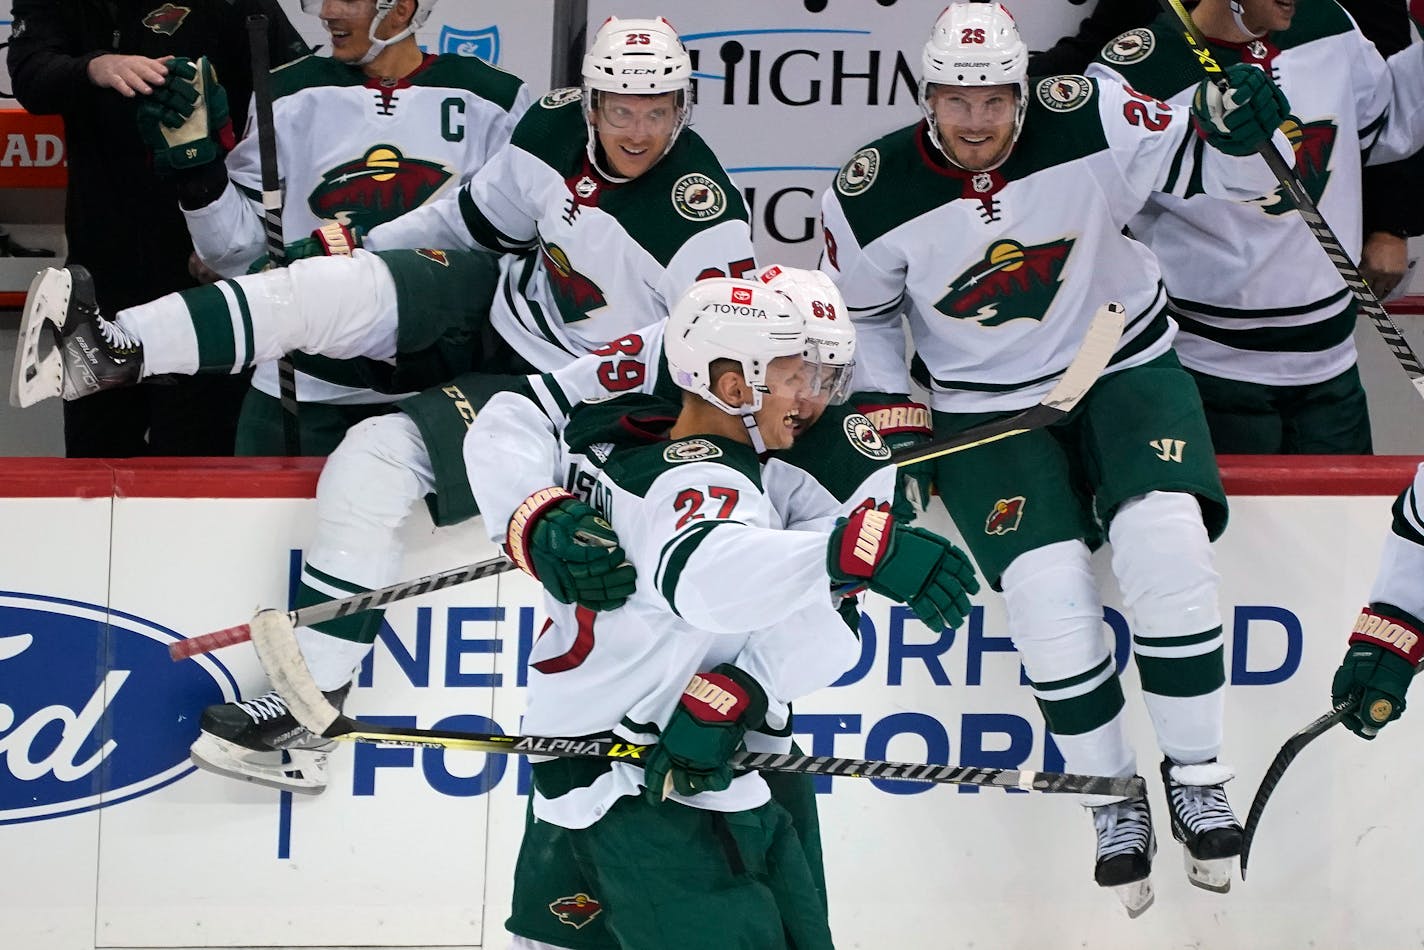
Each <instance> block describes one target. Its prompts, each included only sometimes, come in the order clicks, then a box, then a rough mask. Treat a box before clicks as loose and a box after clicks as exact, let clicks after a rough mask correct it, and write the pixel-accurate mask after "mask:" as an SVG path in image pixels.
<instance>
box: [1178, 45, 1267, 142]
mask: <svg viewBox="0 0 1424 950" xmlns="http://www.w3.org/2000/svg"><path fill="white" fill-rule="evenodd" d="M1226 80H1227V82H1228V83H1230V84H1231V88H1230V89H1229V90H1227V91H1226V92H1225V93H1223V92H1222V91H1221V90H1220V89H1218V88H1216V86H1215V85H1214V84H1213V83H1212V81H1211V80H1210V79H1203V80H1202V81H1201V83H1200V84H1198V85H1197V91H1196V93H1195V95H1193V96H1192V119H1193V120H1194V121H1195V122H1196V125H1197V129H1198V130H1199V131H1200V132H1201V134H1202V135H1203V137H1205V138H1206V141H1207V144H1208V145H1210V146H1211V147H1212V148H1214V149H1217V150H1219V151H1222V152H1225V153H1226V154H1227V155H1250V154H1251V153H1252V152H1254V151H1256V150H1257V149H1258V148H1260V146H1261V145H1263V144H1265V143H1267V142H1269V141H1270V140H1271V135H1272V133H1274V132H1275V131H1276V129H1277V128H1279V127H1280V125H1281V123H1282V122H1284V121H1285V120H1286V119H1287V118H1288V117H1289V116H1290V103H1289V102H1287V101H1286V94H1285V93H1283V92H1281V88H1280V87H1279V86H1277V85H1276V84H1275V83H1274V82H1272V81H1271V77H1270V76H1267V75H1266V74H1265V72H1263V71H1262V70H1259V69H1257V68H1256V67H1254V66H1247V65H1246V64H1245V63H1237V64H1235V65H1234V66H1228V67H1227V68H1226Z"/></svg>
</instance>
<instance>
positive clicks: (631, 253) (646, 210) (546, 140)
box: [366, 89, 755, 370]
mask: <svg viewBox="0 0 1424 950" xmlns="http://www.w3.org/2000/svg"><path fill="white" fill-rule="evenodd" d="M580 95H581V94H580V91H579V90H578V89H560V90H556V91H554V92H551V93H549V94H548V95H546V96H544V98H543V99H541V100H539V103H538V105H536V106H535V107H534V108H532V109H530V110H529V113H528V114H527V115H526V116H525V117H524V119H523V120H521V121H520V123H519V126H518V128H517V129H516V130H515V133H514V139H513V141H512V142H511V144H510V145H509V147H508V148H506V149H504V150H502V151H501V152H500V153H499V154H498V155H496V156H495V157H494V159H493V160H491V161H490V163H489V164H488V165H486V166H485V167H484V168H482V169H481V170H480V172H479V173H478V174H477V175H475V177H474V178H473V179H472V180H471V181H470V183H469V185H467V186H466V187H465V188H463V189H461V190H460V192H459V193H458V195H454V196H451V197H449V198H447V199H445V200H443V201H440V202H437V203H435V204H433V205H430V206H429V207H426V208H422V209H421V210H419V211H417V212H415V213H414V214H410V215H407V216H405V217H403V218H401V219H399V220H397V221H393V222H391V223H390V224H387V225H384V226H382V227H380V228H377V229H376V230H375V231H374V232H373V233H372V234H370V235H369V236H368V237H367V240H366V246H367V247H368V248H371V249H373V250H385V249H388V248H394V247H418V246H438V247H445V248H483V249H485V250H489V251H493V252H496V253H502V252H515V254H516V255H517V256H509V257H506V258H504V260H503V261H502V262H501V274H500V289H499V293H498V294H497V295H496V299H495V301H494V305H493V309H492V311H491V320H492V322H493V325H494V328H495V329H496V330H497V331H498V332H499V334H500V336H502V337H503V338H504V339H505V340H506V341H508V342H509V343H510V345H512V346H513V347H514V349H515V350H516V351H517V352H518V353H519V355H520V356H522V357H523V358H524V359H526V360H527V361H528V362H529V364H530V365H531V366H534V367H536V368H538V369H541V370H550V369H555V368H557V367H559V366H562V365H563V364H564V363H567V362H568V361H569V360H570V359H571V358H573V357H576V356H581V355H583V354H584V353H587V352H589V351H590V350H592V349H594V348H596V347H598V346H601V345H603V344H604V343H606V342H607V341H609V340H612V339H615V338H617V337H619V336H621V335H623V334H625V333H631V332H633V331H636V330H638V329H639V328H641V327H644V326H646V325H648V324H650V323H652V322H654V321H656V320H660V319H662V318H663V317H665V316H667V314H668V312H669V310H671V308H672V305H673V303H674V302H675V301H676V300H677V299H678V297H680V296H681V295H682V293H683V291H685V290H686V289H687V288H688V287H690V286H691V285H692V284H693V282H694V281H697V280H699V279H701V278H703V277H708V276H712V275H714V274H717V275H721V276H732V277H741V276H743V275H745V274H746V273H748V272H750V271H751V270H752V269H753V268H754V267H755V261H754V252H753V250H752V239H751V228H750V226H749V224H748V222H747V210H746V206H745V204H744V203H743V202H742V197H741V194H740V193H739V192H738V191H737V190H736V188H735V187H733V185H732V183H731V180H730V179H728V177H727V174H726V172H725V171H723V169H722V166H721V164H720V163H719V162H718V161H717V157H716V156H715V155H713V154H712V151H711V149H709V148H708V147H707V145H706V143H704V142H703V141H702V139H701V138H700V137H699V136H698V135H697V133H695V132H693V131H691V130H690V129H689V130H684V131H683V132H682V133H681V135H680V136H679V137H678V140H677V141H676V142H675V143H674V144H673V147H672V149H671V150H670V151H669V152H668V154H667V155H666V156H664V157H663V159H662V160H661V161H659V162H658V163H657V164H656V165H654V166H653V167H652V168H651V169H650V170H649V171H647V172H646V173H644V174H643V175H641V176H639V177H638V178H635V179H633V180H632V181H628V182H623V183H616V182H610V181H608V180H607V179H605V178H604V177H603V176H602V175H600V174H599V173H598V171H597V169H595V168H594V167H593V165H592V164H591V163H590V162H589V161H588V157H587V154H586V151H585V145H586V141H587V129H586V127H585V125H584V117H583V105H582V100H581V97H580Z"/></svg>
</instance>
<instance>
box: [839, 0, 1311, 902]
mask: <svg viewBox="0 0 1424 950" xmlns="http://www.w3.org/2000/svg"><path fill="white" fill-rule="evenodd" d="M1027 55H1028V50H1027V48H1026V47H1025V45H1024V43H1023V41H1022V40H1021V39H1020V38H1019V34H1018V30H1017V29H1016V27H1015V26H1014V22H1013V19H1012V17H1010V15H1009V14H1008V12H1007V11H1006V10H1005V9H1004V8H1003V7H1002V6H1001V5H1000V4H998V3H952V4H951V5H950V6H949V7H948V8H947V9H946V10H945V11H944V13H942V14H941V16H940V17H939V19H938V20H937V21H936V23H935V25H934V28H933V30H932V32H931V36H930V39H929V42H928V43H927V44H926V45H925V49H924V60H923V65H924V75H923V78H922V86H921V89H922V101H923V108H924V112H925V119H924V121H922V122H920V123H918V124H917V125H914V126H911V127H908V128H905V129H901V130H900V131H897V132H894V133H891V134H890V135H888V136H886V137H884V138H882V139H880V140H878V141H876V142H874V143H872V144H870V145H868V146H866V147H865V148H863V149H861V150H860V151H858V152H857V153H856V154H855V155H854V156H853V157H852V158H851V159H850V161H848V162H847V163H846V164H845V166H844V167H843V168H842V169H841V171H840V173H839V175H838V176H837V178H836V180H835V183H834V185H833V186H832V188H830V189H829V190H828V191H827V193H826V195H825V198H824V202H823V213H824V221H825V228H826V249H825V256H824V259H823V267H824V268H825V269H826V270H827V271H828V272H829V273H830V274H832V275H833V276H834V278H835V279H836V283H837V284H838V286H839V287H840V289H841V292H842V293H843V294H844V295H845V301H846V304H847V306H848V307H849V309H850V312H851V314H852V316H853V317H854V318H855V320H856V322H857V328H858V333H859V339H858V343H859V351H858V355H857V360H856V365H857V372H856V387H857V389H859V390H861V391H862V395H861V396H860V397H859V399H860V401H861V403H862V405H869V406H871V407H872V409H871V410H870V411H867V415H869V416H870V417H871V419H872V420H875V421H877V425H878V426H879V427H880V428H881V429H882V431H884V430H886V429H889V430H891V433H892V434H893V437H895V438H898V439H901V440H904V441H910V440H914V439H924V438H927V437H928V436H929V432H930V425H929V422H930V419H929V416H930V413H929V412H928V411H927V410H926V408H925V407H924V406H922V405H918V404H915V403H912V402H911V401H910V400H909V398H908V396H907V395H906V394H907V393H908V392H909V384H910V377H911V373H910V372H907V371H906V367H905V340H904V335H903V334H904V331H903V329H902V324H901V317H900V314H901V312H902V311H903V312H904V314H905V316H906V317H907V318H908V322H909V327H910V332H911V334H912V339H913V345H914V351H915V358H914V361H913V375H914V376H915V377H916V378H917V379H918V380H919V382H920V383H921V385H923V386H925V387H926V388H927V389H928V390H929V392H930V402H931V408H932V409H933V414H932V419H933V430H934V433H935V434H936V435H947V434H951V433H953V432H956V431H960V430H962V429H964V428H967V427H970V426H972V425H975V424H978V423H981V422H983V421H985V420H986V419H987V418H993V417H997V416H999V415H1003V414H1006V413H1009V412H1013V411H1016V410H1020V409H1023V408H1025V407H1027V406H1029V405H1032V404H1033V403H1034V402H1035V401H1036V400H1038V399H1039V398H1040V397H1041V396H1042V394H1043V393H1044V392H1045V391H1046V390H1047V389H1048V388H1049V387H1050V385H1051V384H1052V381H1053V379H1054V377H1056V376H1057V375H1058V374H1059V373H1060V372H1061V371H1062V369H1063V367H1064V366H1065V365H1067V363H1068V362H1069V359H1070V357H1071V355H1072V353H1073V350H1074V348H1075V347H1076V345H1077V342H1078V340H1079V339H1081V338H1082V335H1083V332H1084V328H1085V327H1086V325H1087V323H1088V321H1089V319H1090V317H1091V315H1092V313H1093V312H1094V311H1095V310H1096V309H1097V307H1098V306H1099V305H1100V304H1101V303H1102V302H1103V301H1104V300H1120V301H1122V302H1123V304H1124V305H1125V306H1126V309H1127V314H1128V319H1127V325H1126V328H1125V330H1124V332H1123V336H1122V339H1121V342H1120V343H1119V345H1118V351H1117V353H1116V355H1115V356H1114V358H1113V361H1112V363H1111V365H1110V366H1109V369H1108V371H1107V374H1106V375H1105V376H1104V378H1103V379H1102V380H1101V381H1100V382H1099V383H1098V384H1097V385H1096V386H1095V387H1094V388H1093V390H1092V391H1091V392H1090V393H1089V394H1088V396H1087V397H1086V398H1085V400H1084V402H1083V403H1082V404H1081V405H1080V406H1079V407H1078V409H1077V411H1076V413H1075V415H1074V416H1073V417H1072V418H1071V419H1069V420H1068V421H1067V422H1066V423H1065V424H1064V425H1062V426H1060V427H1058V428H1055V429H1052V430H1044V431H1036V432H1030V433H1027V434H1024V435H1021V436H1018V437H1016V438H1013V439H1007V440H1004V441H1002V442H998V443H995V444H993V445H988V446H984V447H981V448H979V449H977V450H975V451H974V452H971V453H964V454H961V455H951V456H947V457H944V458H942V459H940V460H937V461H936V462H934V463H932V464H931V465H930V466H928V467H930V468H932V472H933V478H934V482H935V483H936V484H937V486H938V488H939V492H940V497H941V498H942V499H943V500H944V503H945V506H946V507H947V509H948V510H949V513H950V515H951V516H952V517H953V519H954V521H955V523H956V524H957V525H958V526H959V528H960V530H961V531H962V532H963V534H964V537H965V539H966V541H967V542H968V545H969V548H970V550H971V552H972V553H973V555H974V557H975V560H976V561H977V563H978V566H979V570H980V572H981V573H982V574H983V575H984V576H985V578H987V579H988V581H989V583H990V584H991V585H992V586H994V587H995V588H996V589H999V590H1002V591H1003V593H1004V598H1005V601H1006V606H1007V610H1008V622H1009V632H1010V634H1011V636H1012V637H1013V640H1014V643H1015V646H1016V647H1017V648H1018V650H1019V653H1020V655H1021V656H1022V658H1023V663H1024V667H1025V669H1026V670H1027V673H1028V676H1029V678H1030V679H1031V680H1032V683H1033V691H1034V695H1035V697H1036V698H1037V700H1038V703H1039V707H1040V709H1041V710H1042V711H1043V714H1044V718H1045V720H1046V721H1047V723H1048V728H1049V731H1050V732H1051V733H1052V734H1053V738H1054V740H1055V741H1056V743H1057V744H1058V746H1059V747H1060V748H1061V749H1062V751H1063V753H1064V756H1065V758H1066V760H1067V763H1068V768H1069V769H1070V770H1071V771H1075V772H1086V773H1095V774H1102V775H1122V776H1126V775H1131V774H1133V773H1134V772H1135V771H1136V760H1135V754H1134V752H1133V749H1132V748H1131V746H1130V745H1129V744H1128V742H1127V739H1126V737H1125V735H1124V732H1123V719H1124V717H1123V708H1124V700H1123V694H1122V688H1121V686H1120V684H1119V681H1118V678H1117V672H1116V669H1115V667H1114V663H1113V657H1112V654H1111V652H1110V651H1109V650H1108V648H1107V645H1106V644H1105V643H1104V640H1103V634H1102V605H1101V600H1100V595H1099V593H1098V591H1097V589H1096V586H1095V584H1094V581H1093V576H1092V571H1091V569H1090V566H1089V554H1090V552H1091V551H1092V549H1093V548H1095V547H1097V546H1098V545H1099V544H1101V543H1102V541H1103V539H1104V537H1103V536H1104V535H1105V534H1106V536H1107V540H1109V541H1111V542H1112V545H1113V562H1112V566H1113V572H1114V574H1115V575H1116V576H1117V578H1118V582H1119V585H1120V586H1121V589H1122V592H1123V597H1124V600H1125V603H1126V606H1127V608H1128V610H1129V612H1130V613H1131V615H1132V620H1133V633H1134V639H1133V651H1134V654H1135V657H1136V660H1137V667H1138V671H1139V674H1140V676H1141V680H1142V686H1143V692H1144V698H1145V700H1146V703H1147V707H1148V711H1149V712H1150V714H1151V716H1152V721H1153V725H1154V726H1155V728H1156V733H1157V742H1158V745H1159V747H1160V748H1161V749H1162V752H1163V753H1164V755H1165V758H1164V760H1163V763H1162V774H1163V778H1164V781H1165V783H1166V786H1167V798H1168V804H1169V808H1170V813H1171V816H1172V826H1173V832H1174V834H1175V835H1176V836H1177V837H1178V838H1179V839H1184V840H1185V843H1186V845H1187V853H1188V856H1189V857H1188V860H1189V869H1190V874H1191V879H1192V881H1193V882H1195V883H1198V884H1200V885H1202V886H1207V887H1210V888H1212V889H1216V890H1222V891H1224V890H1226V889H1227V887H1228V886H1229V883H1230V873H1231V872H1230V859H1231V858H1232V857H1233V856H1234V855H1235V854H1237V853H1238V851H1239V848H1240V838H1241V829H1240V827H1239V825H1238V824H1237V822H1236V819H1235V818H1234V817H1233V816H1232V814H1231V810H1230V806H1229V805H1228V803H1227V800H1226V795H1225V793H1224V791H1223V788H1222V786H1223V784H1224V783H1225V781H1226V780H1227V779H1228V778H1230V777H1231V772H1230V770H1229V769H1227V768H1226V767H1224V766H1222V765H1219V764H1217V763H1216V761H1215V760H1216V756H1217V753H1218V751H1219V748H1220V745H1221V731H1222V729H1221V717H1222V696H1223V688H1224V679H1225V677H1224V670H1223V663H1222V633H1221V619H1220V615H1219V608H1218V605H1217V580H1218V579H1217V575H1216V573H1215V571H1214V569H1213V567H1212V556H1211V550H1210V547H1209V544H1208V541H1209V539H1210V538H1214V537H1216V536H1217V535H1218V534H1219V533H1220V532H1221V530H1222V529H1223V528H1224V526H1225V523H1226V513H1227V508H1226V498H1225V495H1224V493H1223V491H1222V487H1221V481H1220V477H1219V475H1218V472H1217V468H1216V458H1215V455H1214V454H1213V452H1212V448H1211V439H1210V436H1209V434H1208V432H1207V429H1206V423H1205V420H1204V419H1203V417H1202V412H1201V404H1200V401H1199V400H1198V398H1197V395H1196V392H1195V389H1194V387H1193V386H1192V383H1191V379H1190V377H1188V376H1187V375H1186V374H1185V373H1184V372H1183V371H1182V370H1181V368H1180V366H1179V365H1178V364H1177V361H1176V358H1175V357H1174V356H1173V355H1172V351H1171V349H1170V344H1171V340H1172V334H1173V330H1174V327H1173V324H1172V322H1171V320H1170V319H1169V317H1168V315H1167V313H1166V309H1165V304H1166V297H1165V294H1164V292H1163V290H1162V286H1161V282H1160V281H1159V279H1158V270H1157V264H1156V261H1155V260H1154V259H1153V257H1152V254H1151V253H1150V252H1149V251H1148V250H1147V249H1146V248H1144V247H1143V246H1142V245H1141V244H1138V243H1137V242H1135V241H1133V240H1131V239H1130V238H1128V237H1126V236H1125V235H1124V234H1123V233H1122V227H1123V225H1124V224H1125V223H1126V222H1127V220H1128V219H1129V218H1130V217H1131V216H1132V215H1134V214H1135V213H1136V212H1137V211H1138V210H1139V209H1140V208H1141V207H1142V205H1143V204H1144V203H1145V202H1146V200H1147V199H1148V197H1149V195H1151V194H1153V193H1157V192H1164V193H1170V194H1176V195H1186V194H1190V193H1194V192H1196V191H1200V190H1203V189H1205V190H1208V191H1210V192H1212V193H1215V194H1218V195H1220V196H1222V197H1223V198H1228V197H1237V198H1242V199H1245V198H1250V197H1253V196H1258V195H1261V194H1264V193H1266V192H1268V191H1269V190H1270V188H1271V187H1273V185H1274V179H1272V178H1271V176H1270V174H1269V173H1268V172H1267V171H1266V169H1265V167H1264V164H1263V163H1262V162H1261V161H1260V159H1259V158H1256V157H1255V156H1250V157H1248V158H1241V157H1235V156H1234V155H1232V154H1224V153H1223V151H1222V150H1223V149H1226V150H1228V151H1229V152H1232V153H1243V154H1247V155H1249V153H1250V151H1251V150H1252V149H1254V148H1255V147H1256V146H1257V144H1259V143H1261V142H1267V141H1271V138H1272V130H1273V129H1274V128H1275V126H1276V125H1278V124H1279V122H1280V120H1281V119H1282V118H1283V117H1284V115H1285V113H1286V104H1285V101H1284V99H1283V97H1282V96H1281V94H1280V92H1279V91H1278V90H1277V89H1275V87H1274V86H1273V85H1272V84H1271V83H1270V81H1269V80H1268V79H1267V78H1266V77H1265V76H1264V74H1261V73H1260V72H1259V70H1251V71H1249V72H1247V73H1244V74H1243V73H1242V72H1241V71H1233V72H1231V73H1230V74H1229V78H1230V79H1231V81H1232V83H1233V89H1232V92H1231V94H1230V95H1229V96H1223V95H1222V94H1221V93H1220V92H1218V91H1217V90H1216V89H1215V87H1204V88H1203V89H1202V91H1201V94H1200V96H1199V97H1198V100H1197V103H1196V105H1195V106H1194V109H1193V112H1192V113H1191V114H1189V113H1188V111H1187V110H1186V109H1184V108H1180V107H1175V106H1170V105H1167V104H1165V103H1162V102H1159V101H1157V100H1155V99H1152V98H1151V97H1149V96H1144V95H1142V94H1140V93H1137V92H1134V91H1132V90H1130V89H1127V88H1125V87H1123V86H1121V85H1118V84H1116V83H1098V82H1095V81H1093V80H1090V79H1085V78H1083V77H1081V76H1059V77H1054V78H1052V79H1045V80H1042V81H1039V82H1036V83H1034V84H1032V85H1030V83H1029V82H1028V80H1027V77H1026V72H1025V63H1026V60H1027ZM1194 121H1195V124H1196V125H1198V126H1199V127H1200V129H1201V134H1198V132H1197V130H1196V129H1195V128H1194V127H1193V125H1194ZM1276 147H1278V148H1279V149H1280V150H1281V151H1282V152H1283V153H1284V152H1285V149H1286V147H1287V146H1286V143H1285V141H1284V138H1283V137H1282V136H1277V137H1276ZM874 407H879V408H874ZM882 423H883V424H882ZM896 430H898V431H896ZM1093 818H1094V822H1095V825H1096V827H1097V832H1098V850H1097V866H1096V870H1095V877H1096V880H1097V882H1098V883H1099V884H1100V885H1103V886H1109V887H1118V888H1121V890H1120V896H1121V897H1122V898H1123V900H1124V902H1125V904H1126V905H1127V907H1128V910H1129V913H1131V914H1132V915H1134V916H1136V914H1138V913H1141V912H1142V911H1143V910H1145V909H1146V907H1147V906H1148V904H1149V903H1150V902H1151V899H1152V891H1151V886H1150V879H1149V874H1150V869H1151V860H1152V856H1153V853H1154V851H1155V848H1156V840H1155V837H1154V835H1153V831H1152V824H1151V815H1150V811H1149V808H1148V804H1147V800H1146V799H1145V798H1144V799H1139V800H1127V801H1122V800H1119V801H1109V802H1104V803H1101V804H1098V805H1097V806H1096V807H1094V808H1093Z"/></svg>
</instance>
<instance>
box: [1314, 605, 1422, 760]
mask: <svg viewBox="0 0 1424 950" xmlns="http://www.w3.org/2000/svg"><path fill="white" fill-rule="evenodd" d="M1421 659H1424V637H1421V635H1420V633H1419V631H1418V630H1415V629H1414V627H1413V626H1412V625H1411V624H1409V623H1406V622H1405V621H1403V620H1399V619H1396V618H1394V617H1391V616H1387V615H1385V614H1382V613H1377V612H1376V611H1375V610H1374V609H1372V608H1370V607H1366V608H1364V609H1363V610H1362V611H1360V619H1359V620H1357V621H1355V629H1354V632H1352V633H1351V634H1350V647H1349V649H1347V650H1346V651H1345V659H1344V660H1342V661H1341V663H1340V668H1339V669H1338V670H1336V671H1335V679H1334V680H1333V681H1332V682H1331V684H1330V697H1331V701H1332V703H1334V704H1337V705H1338V704H1339V703H1341V702H1344V701H1345V700H1347V699H1353V700H1355V704H1354V705H1353V706H1351V707H1350V709H1349V710H1348V711H1347V712H1346V713H1345V718H1344V719H1343V720H1341V721H1342V722H1344V723H1345V728H1347V729H1349V730H1350V731H1351V732H1353V733H1354V734H1355V735H1357V736H1359V737H1360V738H1362V739H1373V738H1374V737H1375V736H1376V735H1378V734H1379V731H1380V730H1381V729H1383V728H1384V727H1385V726H1386V725H1388V724H1389V723H1391V722H1394V721H1395V720H1396V719H1398V718H1399V717H1400V716H1402V715H1404V694H1405V693H1406V692H1407V691H1408V689H1409V683H1410V681H1411V680H1412V679H1414V669H1415V667H1417V666H1418V665H1419V661H1420V660H1421Z"/></svg>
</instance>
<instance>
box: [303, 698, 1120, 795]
mask: <svg viewBox="0 0 1424 950" xmlns="http://www.w3.org/2000/svg"><path fill="white" fill-rule="evenodd" d="M295 712H296V710H295V708H294V709H293V713H294V714H295ZM298 719H299V720H300V717H298ZM323 735H325V736H326V737H327V738H330V739H335V740H337V741H342V742H367V743H373V744H377V745H404V746H416V747H430V748H438V749H454V750H462V751H469V752H493V753H497V754H502V755H539V756H549V757H552V758H564V759H600V760H606V761H612V762H630V763H635V764H642V762H643V760H644V758H645V757H646V755H647V753H648V751H649V750H650V749H651V748H652V747H651V746H647V745H639V744H637V743H632V742H626V741H623V740H620V739H613V738H608V737H603V736H599V737H593V738H550V737H542V736H509V735H502V734H498V733H494V734H491V733H481V732H458V731H452V730H444V729H418V728H399V727H393V726H386V725H382V724H378V723H368V722H362V721H361V720H359V719H350V718H348V717H346V716H338V717H337V718H336V719H335V720H333V721H332V724H331V726H329V727H328V728H327V730H326V731H325V732H324V733H323ZM732 765H734V766H735V767H737V768H740V769H756V770H759V771H765V772H789V773H794V774H802V775H832V776H841V777H847V778H878V779H898V780H900V781H906V782H928V783H935V784H941V785H980V786H987V787H991V788H1017V789H1022V790H1024V791H1036V792H1053V793H1058V794H1066V795H1122V796H1128V797H1137V796H1141V795H1143V794H1145V792H1146V783H1145V782H1144V781H1143V779H1142V778H1141V777H1139V776H1129V777H1125V778H1113V777H1109V776H1101V775H1073V774H1069V773H1064V772H1034V771H1028V770H1019V769H990V768H976V767H974V766H958V765H935V764H931V763H917V762H885V761H881V760H878V759H847V758H841V757H838V756H830V755H794V754H781V753H775V752H739V753H737V754H736V755H735V756H733V757H732Z"/></svg>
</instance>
